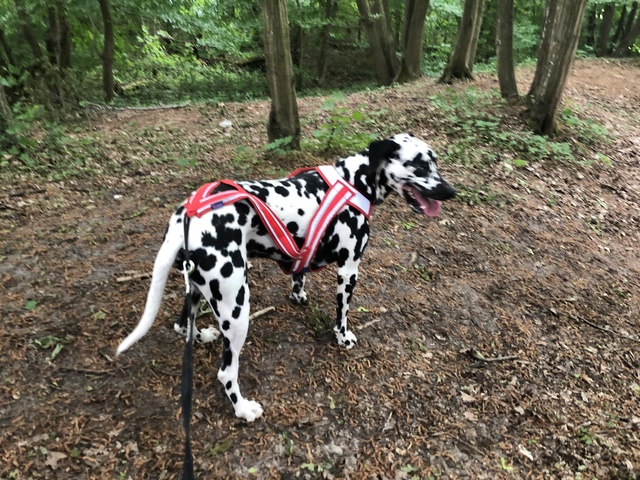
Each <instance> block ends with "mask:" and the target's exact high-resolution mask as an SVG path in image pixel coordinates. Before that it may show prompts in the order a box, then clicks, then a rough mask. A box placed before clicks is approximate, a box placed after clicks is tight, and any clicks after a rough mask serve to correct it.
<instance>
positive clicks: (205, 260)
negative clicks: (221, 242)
mask: <svg viewBox="0 0 640 480" xmlns="http://www.w3.org/2000/svg"><path fill="white" fill-rule="evenodd" d="M191 259H192V260H193V262H194V263H195V264H196V265H197V266H198V267H200V268H201V269H202V270H204V271H205V272H208V271H209V270H211V269H212V268H213V267H215V266H216V261H217V258H216V256H215V255H210V254H208V253H207V251H206V250H205V249H204V248H198V249H197V250H194V251H193V252H192V254H191Z"/></svg>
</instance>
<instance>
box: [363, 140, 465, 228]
mask: <svg viewBox="0 0 640 480" xmlns="http://www.w3.org/2000/svg"><path fill="white" fill-rule="evenodd" d="M368 155H369V167H370V169H371V171H375V172H376V184H377V185H376V187H377V192H376V193H377V194H376V201H377V202H380V201H381V200H382V199H383V198H384V197H386V196H387V195H389V194H390V193H391V192H393V191H395V192H396V193H398V194H399V195H402V196H403V197H404V199H405V200H406V202H407V203H408V204H409V206H410V207H411V209H412V210H413V211H415V212H416V213H422V214H424V215H426V216H428V217H434V216H436V215H437V214H438V213H439V212H440V202H441V201H443V200H448V199H450V198H452V197H453V196H454V195H455V194H456V191H455V189H454V188H453V187H452V186H451V185H450V184H449V183H448V182H447V181H446V180H445V179H443V178H442V177H441V176H440V174H439V173H438V169H437V167H436V155H435V153H434V152H433V150H431V148H430V147H429V145H427V144H426V143H424V142H423V141H422V140H420V139H418V138H416V137H414V136H413V135H411V134H408V133H400V134H398V135H395V136H393V137H391V138H389V139H386V140H379V141H375V142H372V143H371V145H369V149H368Z"/></svg>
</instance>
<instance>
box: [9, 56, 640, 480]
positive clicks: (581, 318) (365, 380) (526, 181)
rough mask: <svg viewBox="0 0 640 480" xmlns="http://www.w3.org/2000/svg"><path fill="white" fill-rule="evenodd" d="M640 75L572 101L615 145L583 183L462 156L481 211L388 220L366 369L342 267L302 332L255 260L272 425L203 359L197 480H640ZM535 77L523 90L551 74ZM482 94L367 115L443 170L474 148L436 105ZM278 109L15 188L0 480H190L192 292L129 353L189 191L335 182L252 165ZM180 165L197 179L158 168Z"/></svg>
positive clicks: (246, 387)
mask: <svg viewBox="0 0 640 480" xmlns="http://www.w3.org/2000/svg"><path fill="white" fill-rule="evenodd" d="M639 73H640V65H638V63H624V62H607V61H604V60H597V61H596V60H590V61H579V62H577V63H576V65H575V67H574V69H573V72H572V75H571V77H570V78H569V84H568V87H567V90H566V92H565V103H567V104H571V105H572V106H574V107H575V108H576V109H579V111H580V112H582V113H583V114H584V115H585V116H586V117H589V118H593V119H595V120H596V121H597V122H599V123H602V124H604V125H606V126H607V127H608V129H609V131H610V132H612V133H613V134H615V139H614V140H612V141H611V142H610V143H608V144H604V143H603V144H602V146H600V147H598V148H591V149H589V148H586V149H584V151H583V155H582V158H581V159H580V161H577V162H559V161H554V160H553V159H547V160H544V161H543V160H541V161H540V162H529V163H528V165H527V166H525V167H522V168H515V167H513V166H512V165H511V164H509V163H508V161H507V160H508V158H507V157H506V156H505V155H503V154H502V153H501V152H496V159H495V162H494V163H493V164H492V165H490V166H487V165H485V166H484V167H482V168H479V167H478V168H476V167H474V166H470V165H462V164H460V163H457V162H456V159H455V158H445V157H444V156H442V155H441V157H442V160H441V166H440V170H441V172H442V173H443V175H444V176H445V177H446V178H447V179H448V180H450V181H451V182H452V183H453V184H455V185H456V186H457V187H458V188H459V189H460V190H461V191H463V192H466V195H460V196H459V197H457V198H456V199H454V200H452V201H450V202H448V203H446V204H445V205H444V206H443V210H442V212H441V214H440V216H439V217H437V218H435V219H427V218H426V217H418V216H416V215H415V214H413V213H412V212H411V211H410V210H409V209H408V208H407V207H406V205H404V204H403V202H402V200H401V199H400V198H397V197H395V198H391V199H389V200H388V201H386V202H385V203H384V204H383V205H381V206H379V207H377V209H376V210H375V212H374V216H373V220H372V238H371V242H370V244H369V247H368V250H367V253H366V255H365V260H364V261H363V263H362V265H361V269H360V277H359V278H360V280H359V284H358V287H357V289H356V292H355V295H354V299H353V302H352V308H351V315H350V321H351V323H352V325H353V326H354V328H355V333H356V334H357V335H358V338H359V343H358V345H357V347H356V348H354V349H352V350H348V351H347V350H344V349H341V348H339V347H338V346H337V345H336V344H335V342H334V340H333V335H332V333H331V330H330V326H329V324H330V322H331V320H330V316H331V315H332V312H334V310H335V309H334V306H333V305H334V301H335V300H334V290H335V279H334V275H335V273H334V271H333V270H332V269H326V270H325V271H323V272H320V273H318V274H314V275H313V276H312V277H311V278H310V281H309V284H308V287H307V291H308V293H309V295H310V297H311V303H310V306H309V307H306V308H303V307H294V306H292V305H290V304H289V303H288V302H287V299H286V297H287V294H286V292H287V290H288V288H289V279H288V278H287V277H286V276H284V275H282V273H281V272H280V271H279V269H278V268H277V266H276V265H274V264H273V263H270V262H266V261H264V262H263V261H257V262H254V267H253V269H252V270H251V271H250V274H249V281H250V285H251V288H252V290H251V304H252V309H253V311H258V310H260V309H262V308H265V307H269V306H273V307H275V311H273V312H271V313H268V314H265V315H263V316H261V317H258V318H257V319H255V320H254V321H253V322H252V326H251V328H250V331H249V337H248V342H247V344H246V345H245V348H244V350H243V354H242V359H241V372H240V383H241V386H242V388H243V393H244V394H245V396H247V398H250V399H255V400H258V401H260V402H261V403H262V405H263V406H264V407H265V413H264V416H263V417H262V418H260V419H259V420H257V421H256V422H254V423H251V424H248V423H246V422H243V421H240V420H238V419H236V418H235V417H234V415H233V410H232V407H231V405H230V402H229V401H228V400H227V399H226V397H225V394H224V392H223V389H222V387H221V386H220V385H219V383H218V381H217V380H216V371H217V367H218V364H219V359H220V355H221V348H220V345H218V344H215V345H213V346H211V345H210V346H197V347H196V349H195V357H196V360H195V390H194V407H193V409H194V418H193V421H192V442H193V451H194V455H195V468H196V474H197V477H198V478H265V479H266V478H312V479H313V478H345V479H369V478H373V479H405V478H420V479H422V478H440V479H445V478H446V479H456V478H474V479H475V478H477V479H483V478H484V479H496V478H572V479H573V478H585V479H586V478H598V479H632V478H638V477H639V476H640V408H639V405H640V354H639V353H638V346H639V342H640V340H639V339H640V319H639V318H640V309H639V306H640V255H639V254H638V251H639V250H638V244H639V242H640V209H639V205H640V75H639ZM518 75H519V85H520V90H521V92H526V90H527V87H528V82H529V81H530V79H531V77H532V70H531V69H523V70H521V71H519V72H518ZM474 85H475V86H476V87H477V88H479V89H491V88H496V87H497V81H496V78H495V76H493V75H488V74H487V75H479V76H478V78H477V79H476V82H475V83H474ZM467 87H468V84H459V85H455V86H453V87H444V86H440V85H436V84H434V82H433V80H431V79H425V80H423V81H421V82H418V83H416V84H412V85H409V86H402V87H398V88H395V89H384V90H376V91H373V92H365V93H358V94H354V95H351V96H349V97H348V99H347V101H346V102H347V105H354V106H357V105H360V104H362V103H365V104H367V106H368V108H370V109H372V110H376V109H386V110H387V111H388V112H389V118H384V117H378V118H377V121H378V122H379V123H381V124H385V125H384V128H385V129H389V128H390V127H392V126H394V125H395V126H397V129H398V131H403V130H411V131H412V132H413V133H414V134H416V135H418V136H420V137H422V138H424V139H426V140H427V141H428V142H429V143H431V144H432V146H434V148H435V149H436V151H438V152H439V151H446V149H447V146H448V145H449V144H450V143H451V142H454V141H455V140H454V139H452V138H450V137H448V135H447V132H445V131H443V130H442V129H440V128H439V125H438V122H437V121H435V120H433V121H432V118H435V117H432V113H433V112H434V106H433V105H432V104H431V101H430V99H429V97H430V96H431V95H433V94H434V92H438V91H442V90H443V89H445V88H456V89H464V88H467ZM321 105H322V99H320V98H306V99H301V100H300V111H301V117H302V118H304V119H306V120H305V122H306V123H305V135H310V131H311V130H313V128H315V127H316V126H317V124H318V122H320V121H321V118H322V115H326V112H325V111H323V110H322V109H321ZM268 108H269V105H268V103H267V102H253V103H244V104H217V105H202V106H199V107H185V108H180V109H167V110H148V111H147V110H126V111H111V112H107V113H104V114H101V115H99V116H97V117H96V118H94V119H93V120H92V121H91V122H89V124H88V125H85V127H84V128H83V129H81V130H80V131H79V132H78V133H77V134H76V135H77V136H78V137H79V138H87V139H89V138H93V139H94V143H93V145H99V150H100V151H99V152H96V154H95V159H102V160H95V159H94V157H91V156H90V155H88V156H87V157H85V158H83V159H82V162H83V165H84V168H85V170H87V169H92V171H93V174H83V175H80V176H69V177H68V178H62V179H60V180H58V181H50V182H45V181H40V180H36V181H33V180H32V179H30V178H27V177H23V176H17V177H16V178H15V179H14V180H13V181H12V182H10V183H9V182H3V184H2V193H1V197H0V208H1V209H0V231H1V232H2V235H1V237H0V259H1V260H2V263H1V264H0V312H1V314H2V317H3V318H4V319H5V320H4V321H3V322H2V325H1V326H0V342H1V343H0V346H1V348H2V351H4V354H3V355H2V357H0V372H1V376H0V427H1V434H0V458H1V460H2V461H1V462H0V477H1V478H4V479H66V478H73V479H108V478H116V479H117V478H121V479H129V478H130V479H142V478H145V479H146V478H149V479H174V478H178V477H179V472H180V469H181V465H182V448H183V440H184V437H183V430H182V424H181V417H180V409H179V396H180V388H179V382H180V370H181V360H182V350H183V341H182V340H181V339H180V338H178V336H177V335H176V334H175V332H174V331H173V327H172V325H173V320H174V319H175V318H176V316H177V315H178V313H179V311H180V308H181V294H182V289H183V285H182V278H181V276H180V274H179V272H176V273H175V274H174V275H172V277H171V279H170V282H169V284H168V286H167V290H166V292H165V299H164V303H163V308H162V310H161V313H160V315H159V317H158V319H157V320H156V324H155V326H154V327H153V328H152V330H151V331H150V332H149V333H148V334H147V336H146V337H145V338H144V339H143V340H141V341H140V342H139V343H138V344H136V345H135V346H134V347H132V348H131V350H129V351H128V352H127V353H126V354H124V355H122V356H121V357H119V358H115V353H114V352H115V349H116V347H117V345H118V344H119V342H120V341H121V340H122V339H123V338H124V337H125V336H126V334H127V333H128V332H129V331H131V329H132V328H133V327H134V326H135V324H136V323H137V321H138V319H139V315H140V314H141V312H142V309H143V306H144V301H145V298H146V292H147V289H148V285H149V279H148V278H149V277H148V275H149V273H150V271H151V267H152V262H153V258H154V256H155V253H156V251H157V249H158V248H159V245H160V242H161V239H162V234H163V232H164V228H165V224H166V221H167V219H168V217H169V215H170V213H171V211H172V209H173V208H174V207H175V205H177V204H178V203H179V202H180V201H182V200H183V199H184V198H185V197H186V195H187V194H188V193H189V192H190V191H191V189H192V188H194V187H196V186H197V185H199V184H200V183H202V182H203V181H204V180H209V179H213V178H215V177H216V176H218V177H219V176H224V177H231V178H238V177H242V176H246V175H252V176H253V175H260V176H267V175H269V176H272V175H275V174H279V172H281V171H289V170H292V169H293V168H295V167H298V166H302V165H305V164H313V163H320V162H323V161H326V160H325V159H314V158H311V157H310V155H300V156H296V157H291V158H289V159H287V160H283V159H279V160H278V162H279V163H277V164H276V163H274V161H269V160H265V159H262V158H252V157H251V154H250V153H249V154H247V153H246V152H251V150H248V149H250V148H253V147H257V146H259V145H264V144H265V143H266V138H265V132H264V130H265V129H264V126H263V125H264V122H265V120H266V118H267V116H268ZM223 119H230V120H231V121H232V122H233V125H232V126H231V127H229V128H223V127H220V126H219V123H220V121H222V120H223ZM95 139H97V140H95ZM163 139H164V140H163ZM166 139H169V141H167V140H166ZM163 141H164V143H162V142H163ZM238 145H242V146H243V147H244V150H243V149H240V150H237V147H238ZM172 149H175V155H176V161H178V158H177V157H178V156H179V155H180V152H182V151H188V152H191V153H193V155H194V158H196V159H197V162H196V164H195V165H192V164H189V162H187V164H186V165H183V166H182V167H180V166H179V165H178V164H176V163H175V162H174V163H170V162H167V161H166V160H160V159H161V158H164V157H163V155H164V154H165V153H166V151H169V153H171V154H172V152H173V151H174V150H172ZM243 152H244V154H242V153H243ZM597 153H601V154H604V155H606V156H607V157H608V158H609V159H610V161H611V164H612V165H611V166H608V165H606V164H605V163H603V162H600V161H598V160H595V159H596V155H597ZM105 158H106V159H108V160H109V161H108V162H106V161H105V160H104V159H105ZM189 158H190V157H189ZM238 158H242V159H244V162H245V163H241V162H240V161H239V160H237V159H238ZM247 162H248V163H247ZM183 163H184V162H183ZM212 321H213V319H212V317H211V315H210V314H208V315H207V314H205V316H204V317H202V318H201V319H200V325H205V324H207V323H211V322H212Z"/></svg>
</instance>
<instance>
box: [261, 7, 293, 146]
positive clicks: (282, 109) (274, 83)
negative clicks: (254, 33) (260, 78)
mask: <svg viewBox="0 0 640 480" xmlns="http://www.w3.org/2000/svg"><path fill="white" fill-rule="evenodd" d="M262 10H263V19H264V53H265V59H266V62H267V79H268V80H269V91H270V92H271V112H270V113H269V123H268V125H267V133H268V136H269V141H270V142H273V141H274V140H277V139H281V138H287V137H290V138H291V142H290V146H291V148H293V149H296V150H298V149H300V119H299V117H298V103H297V100H296V90H295V78H294V74H293V62H292V60H291V45H290V40H289V23H288V15H287V1H286V0H262Z"/></svg>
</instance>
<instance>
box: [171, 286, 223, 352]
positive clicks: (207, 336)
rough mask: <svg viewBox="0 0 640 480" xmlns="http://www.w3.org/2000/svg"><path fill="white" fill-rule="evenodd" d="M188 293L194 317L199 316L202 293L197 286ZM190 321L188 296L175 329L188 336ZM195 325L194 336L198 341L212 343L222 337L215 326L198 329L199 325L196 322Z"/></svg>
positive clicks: (174, 326)
mask: <svg viewBox="0 0 640 480" xmlns="http://www.w3.org/2000/svg"><path fill="white" fill-rule="evenodd" d="M187 295H191V313H192V315H193V316H194V317H197V316H198V309H199V307H200V300H201V299H202V295H201V294H200V292H199V291H198V289H197V288H192V289H191V292H190V293H188V294H187ZM188 323H189V312H188V311H187V298H186V297H185V299H184V304H183V305H182V312H181V313H180V317H179V318H178V320H177V321H176V323H174V324H173V329H174V330H175V331H176V332H178V333H179V334H180V335H182V336H183V337H186V336H187V325H188ZM194 327H195V331H194V332H193V333H194V336H193V338H195V339H196V341H197V342H198V343H210V342H213V341H214V340H216V339H218V337H220V332H219V331H218V330H217V329H216V328H214V327H207V328H203V329H202V330H198V327H196V326H195V322H194Z"/></svg>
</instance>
